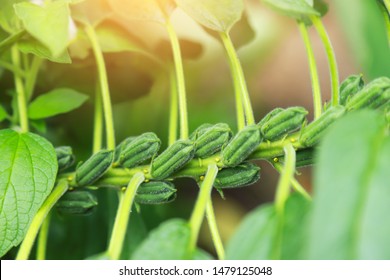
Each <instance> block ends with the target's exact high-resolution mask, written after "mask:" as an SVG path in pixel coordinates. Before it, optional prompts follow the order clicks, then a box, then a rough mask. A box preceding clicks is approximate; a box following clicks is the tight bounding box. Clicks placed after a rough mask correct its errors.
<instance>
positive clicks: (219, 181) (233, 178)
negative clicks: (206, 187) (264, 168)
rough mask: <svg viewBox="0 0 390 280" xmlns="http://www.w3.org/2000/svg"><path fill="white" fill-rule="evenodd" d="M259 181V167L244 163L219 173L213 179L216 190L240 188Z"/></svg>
mask: <svg viewBox="0 0 390 280" xmlns="http://www.w3.org/2000/svg"><path fill="white" fill-rule="evenodd" d="M259 179H260V167H258V166H257V165H256V164H253V163H250V162H244V163H242V164H240V165H237V166H235V167H230V168H225V169H222V170H221V171H219V172H218V175H217V177H216V178H215V182H214V187H215V188H218V189H232V188H240V187H244V186H248V185H252V184H254V183H256V182H257V181H258V180H259Z"/></svg>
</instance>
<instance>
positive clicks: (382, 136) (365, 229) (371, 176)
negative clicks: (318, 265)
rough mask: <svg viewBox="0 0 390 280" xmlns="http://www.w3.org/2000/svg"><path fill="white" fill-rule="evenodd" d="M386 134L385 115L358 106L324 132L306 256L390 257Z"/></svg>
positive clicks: (389, 162) (389, 174)
mask: <svg viewBox="0 0 390 280" xmlns="http://www.w3.org/2000/svg"><path fill="white" fill-rule="evenodd" d="M388 133H389V132H388V131H387V132H386V122H385V119H384V117H383V116H381V115H380V114H378V113H376V112H373V111H360V112H353V113H350V114H349V115H347V116H346V117H344V118H343V119H341V120H340V121H339V122H337V123H336V124H335V125H334V126H333V127H332V128H331V130H330V131H329V132H328V134H327V135H326V136H325V137H324V139H323V142H322V144H321V146H320V148H319V155H318V165H317V166H316V168H315V177H314V183H315V189H314V200H313V211H312V215H311V224H310V229H309V240H308V256H307V257H308V258H310V259H389V258H390V239H389V236H390V219H388V217H387V215H388V213H390V203H389V202H390V185H389V182H390V172H389V166H390V156H389V155H390V137H389V134H388Z"/></svg>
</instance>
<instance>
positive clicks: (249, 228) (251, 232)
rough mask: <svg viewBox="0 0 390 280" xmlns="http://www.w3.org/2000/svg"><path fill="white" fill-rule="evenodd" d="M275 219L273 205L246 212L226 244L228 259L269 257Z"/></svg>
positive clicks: (275, 224)
mask: <svg viewBox="0 0 390 280" xmlns="http://www.w3.org/2000/svg"><path fill="white" fill-rule="evenodd" d="M276 228H277V219H276V213H275V208H274V206H273V205H265V206H260V207H258V208H256V209H255V210H254V211H252V212H251V213H250V214H248V215H247V216H246V217H245V219H244V220H243V221H242V223H241V225H240V226H239V228H238V229H237V231H236V232H235V234H234V235H233V237H232V238H231V240H230V241H229V243H228V244H227V246H226V259H228V260H259V259H260V260H261V259H269V258H270V256H271V251H272V247H273V244H274V239H275V235H276V234H275V233H276Z"/></svg>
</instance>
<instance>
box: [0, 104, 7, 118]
mask: <svg viewBox="0 0 390 280" xmlns="http://www.w3.org/2000/svg"><path fill="white" fill-rule="evenodd" d="M6 118H8V113H7V111H6V110H5V109H4V107H3V106H1V105H0V122H1V121H3V120H5V119H6Z"/></svg>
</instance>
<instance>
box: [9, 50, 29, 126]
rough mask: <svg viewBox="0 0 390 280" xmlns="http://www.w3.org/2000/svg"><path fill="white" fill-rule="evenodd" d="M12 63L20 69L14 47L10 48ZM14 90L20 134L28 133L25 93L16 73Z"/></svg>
mask: <svg viewBox="0 0 390 280" xmlns="http://www.w3.org/2000/svg"><path fill="white" fill-rule="evenodd" d="M11 56H12V62H13V64H14V65H15V67H16V68H20V53H19V50H18V49H17V47H16V46H13V47H12V53H11ZM14 81H15V89H16V94H17V99H18V111H19V122H20V127H21V129H22V132H28V115H27V101H26V92H25V88H24V84H23V79H22V77H20V76H19V75H18V74H17V73H15V74H14Z"/></svg>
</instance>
